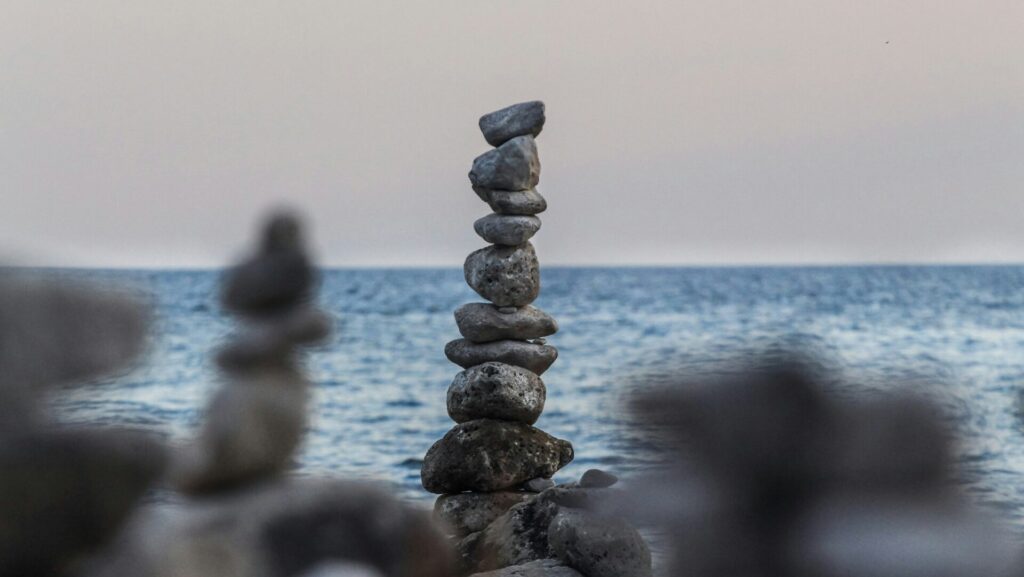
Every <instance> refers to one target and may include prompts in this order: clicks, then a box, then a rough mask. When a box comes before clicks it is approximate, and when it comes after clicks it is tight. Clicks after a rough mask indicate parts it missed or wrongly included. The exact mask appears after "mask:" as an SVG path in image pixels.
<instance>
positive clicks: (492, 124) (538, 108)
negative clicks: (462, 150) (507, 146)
mask: <svg viewBox="0 0 1024 577" xmlns="http://www.w3.org/2000/svg"><path fill="white" fill-rule="evenodd" d="M544 120H545V118H544V103H543V102H541V101H539V100H533V101H530V102H520V103H519V104H513V105H512V106H507V107H505V108H502V109H501V110H496V111H494V112H491V113H489V114H485V115H483V116H481V117H480V132H482V133H483V134H484V139H485V140H487V143H488V144H490V145H491V146H501V145H502V144H504V143H506V142H508V141H509V140H510V139H512V138H515V137H517V136H525V135H530V136H533V137H536V136H537V135H539V134H540V131H541V130H542V129H543V128H544Z"/></svg>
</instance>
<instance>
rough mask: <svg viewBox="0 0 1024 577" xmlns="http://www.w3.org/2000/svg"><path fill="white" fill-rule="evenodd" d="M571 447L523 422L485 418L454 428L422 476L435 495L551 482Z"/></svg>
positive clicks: (435, 449) (429, 454) (436, 445)
mask: <svg viewBox="0 0 1024 577" xmlns="http://www.w3.org/2000/svg"><path fill="white" fill-rule="evenodd" d="M572 458H573V451H572V445H571V444H570V443H569V442H568V441H563V440H561V439H557V438H555V437H552V436H551V435H548V434H547V433H545V432H544V431H541V430H539V429H535V428H533V427H531V426H529V425H525V424H522V423H514V422H509V421H494V420H490V419H481V420H477V421H469V422H467V423H462V424H459V425H456V426H455V427H454V428H452V429H451V430H450V431H448V433H447V434H445V436H444V437H443V438H441V440H439V441H437V442H436V443H434V445H433V446H432V447H431V448H430V450H429V451H427V455H426V457H424V459H423V469H422V471H421V477H422V481H423V487H424V488H425V489H426V490H428V491H430V492H432V493H460V492H462V491H482V492H490V491H500V490H502V489H511V488H514V487H518V486H519V485H521V484H523V483H524V482H526V481H528V480H530V479H533V478H534V477H550V476H552V475H554V474H555V472H556V471H558V470H559V469H561V468H562V467H564V466H565V465H566V464H568V463H569V462H570V461H572Z"/></svg>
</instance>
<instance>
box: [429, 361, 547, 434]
mask: <svg viewBox="0 0 1024 577" xmlns="http://www.w3.org/2000/svg"><path fill="white" fill-rule="evenodd" d="M546 397H547V390H546V389H545V388H544V381H542V380H540V377H538V376H537V375H535V374H534V373H532V372H530V371H528V370H526V369H524V368H521V367H517V366H514V365H506V364H504V363H484V364H482V365H477V366H475V367H470V368H468V369H466V370H464V371H462V372H461V373H459V374H458V375H456V376H455V380H454V381H452V384H451V386H450V387H448V416H450V417H451V418H452V420H453V421H455V422H456V423H464V422H466V421H472V420H475V419H498V420H502V421H518V422H521V423H526V424H527V425H532V424H534V423H535V422H537V419H538V418H539V417H540V414H541V413H542V412H543V411H544V400H545V398H546Z"/></svg>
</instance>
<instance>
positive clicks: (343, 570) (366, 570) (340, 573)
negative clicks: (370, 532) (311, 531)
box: [302, 562, 383, 577]
mask: <svg viewBox="0 0 1024 577" xmlns="http://www.w3.org/2000/svg"><path fill="white" fill-rule="evenodd" d="M302 577H383V575H381V573H380V571H377V570H376V569H374V568H373V567H370V566H369V565H364V564H362V563H345V562H331V563H324V564H322V565H317V566H316V567H314V568H313V569H312V570H310V571H307V572H305V573H303V574H302Z"/></svg>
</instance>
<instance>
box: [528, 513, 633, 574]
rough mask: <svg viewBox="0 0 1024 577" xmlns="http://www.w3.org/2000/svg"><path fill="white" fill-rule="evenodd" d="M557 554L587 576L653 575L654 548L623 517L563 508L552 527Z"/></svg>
mask: <svg viewBox="0 0 1024 577" xmlns="http://www.w3.org/2000/svg"><path fill="white" fill-rule="evenodd" d="M547 533H548V541H549V543H550V546H551V550H552V551H553V552H554V553H555V555H556V557H557V558H558V559H560V560H561V561H562V562H563V563H565V564H566V565H568V566H570V567H572V568H574V569H576V570H578V571H579V572H581V573H583V574H584V575H586V576H587V577H650V576H651V552H650V550H649V549H648V548H647V544H646V543H644V540H643V538H641V537H640V534H639V533H638V532H637V530H636V529H634V528H633V527H632V526H631V525H630V524H629V523H627V522H626V521H624V520H622V519H617V518H609V517H601V516H598V515H594V514H592V513H588V512H585V511H580V510H573V509H565V508H562V509H560V510H559V512H558V515H556V516H555V518H554V520H553V521H551V524H550V526H549V527H548V531H547Z"/></svg>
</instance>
